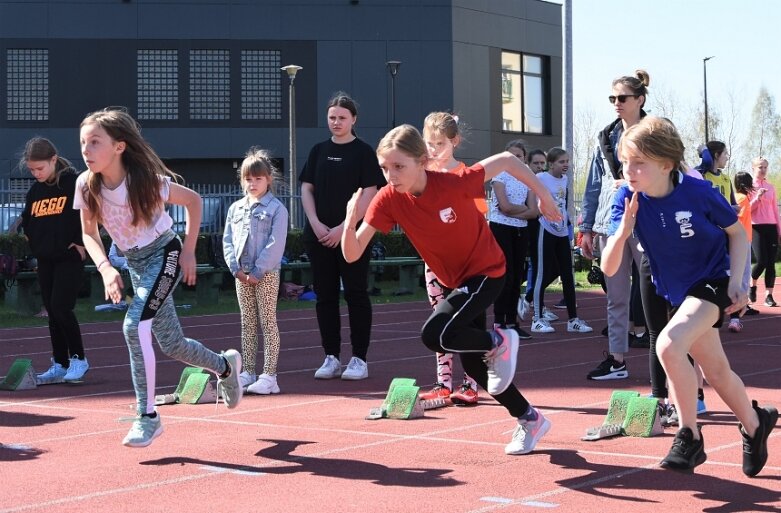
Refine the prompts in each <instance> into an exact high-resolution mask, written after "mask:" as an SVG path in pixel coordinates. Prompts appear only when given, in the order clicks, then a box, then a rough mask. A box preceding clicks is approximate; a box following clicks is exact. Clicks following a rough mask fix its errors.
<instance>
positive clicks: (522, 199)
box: [488, 171, 529, 228]
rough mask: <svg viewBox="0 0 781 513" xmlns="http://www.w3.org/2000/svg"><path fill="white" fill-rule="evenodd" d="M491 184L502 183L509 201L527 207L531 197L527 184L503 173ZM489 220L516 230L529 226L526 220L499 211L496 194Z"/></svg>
mask: <svg viewBox="0 0 781 513" xmlns="http://www.w3.org/2000/svg"><path fill="white" fill-rule="evenodd" d="M491 182H500V183H503V184H504V192H505V195H506V196H507V200H508V201H509V202H510V203H513V204H515V205H525V204H526V197H527V196H528V195H529V188H528V187H526V184H524V183H523V182H521V181H520V180H518V179H517V178H514V177H513V176H512V175H511V174H509V173H507V172H505V171H502V172H501V173H499V174H498V175H496V176H495V177H494V178H493V180H491ZM488 220H489V221H491V222H492V223H499V224H505V225H507V226H515V227H516V228H523V227H525V226H526V225H528V222H527V221H526V219H518V218H517V217H509V216H506V215H504V214H503V213H502V211H501V210H499V201H498V200H497V199H496V192H494V194H492V195H491V210H490V212H489V213H488Z"/></svg>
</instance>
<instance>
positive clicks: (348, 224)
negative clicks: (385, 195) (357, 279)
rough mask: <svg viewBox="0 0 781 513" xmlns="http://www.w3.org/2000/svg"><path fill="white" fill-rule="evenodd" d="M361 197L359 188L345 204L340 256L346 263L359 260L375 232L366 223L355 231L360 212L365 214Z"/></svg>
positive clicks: (361, 190) (361, 192)
mask: <svg viewBox="0 0 781 513" xmlns="http://www.w3.org/2000/svg"><path fill="white" fill-rule="evenodd" d="M375 194H376V191H375ZM362 195H363V189H361V188H359V189H358V190H357V191H355V193H354V194H353V197H352V198H350V201H349V202H347V214H346V215H345V218H344V230H342V255H343V256H344V259H345V260H346V261H347V262H355V261H356V260H358V259H359V258H361V255H362V254H363V252H364V251H366V246H368V245H369V241H371V240H372V237H373V236H374V234H375V233H376V232H377V230H376V229H375V228H374V227H373V226H371V225H370V224H369V223H366V222H364V223H363V224H361V227H360V228H358V229H357V231H356V225H357V224H358V220H359V219H360V218H361V215H362V212H361V210H362V211H363V212H365V211H366V208H367V207H366V205H365V202H364V200H363V199H362V198H361V196H362ZM373 196H374V195H373V194H372V197H373Z"/></svg>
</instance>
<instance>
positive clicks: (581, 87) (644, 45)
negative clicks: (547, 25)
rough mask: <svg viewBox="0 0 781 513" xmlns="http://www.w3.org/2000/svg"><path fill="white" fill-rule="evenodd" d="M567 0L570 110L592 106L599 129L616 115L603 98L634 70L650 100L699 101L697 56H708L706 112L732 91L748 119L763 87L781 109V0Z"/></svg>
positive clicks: (700, 79)
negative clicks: (645, 76) (643, 74)
mask: <svg viewBox="0 0 781 513" xmlns="http://www.w3.org/2000/svg"><path fill="white" fill-rule="evenodd" d="M571 1H572V23H573V33H572V38H573V53H572V58H573V75H574V79H573V101H574V109H575V113H576V114H577V112H578V109H580V108H592V109H593V111H594V113H595V114H596V117H597V118H598V119H600V120H604V121H600V122H599V123H598V124H599V127H602V126H604V125H606V124H607V123H608V122H609V121H610V120H611V119H613V117H614V115H615V114H614V111H613V109H612V108H611V106H610V104H609V103H608V100H607V96H608V95H609V94H610V86H611V82H612V81H613V79H615V78H617V77H619V76H622V75H631V74H633V73H634V70H635V69H637V68H642V69H645V70H646V71H648V73H649V74H650V77H651V83H650V86H649V102H650V97H652V96H653V94H654V91H657V92H658V93H660V94H670V92H672V94H673V95H674V96H675V97H676V98H678V100H679V101H680V102H696V104H697V106H700V105H702V102H703V100H702V91H703V63H702V60H703V58H704V57H710V56H714V58H713V59H711V60H709V61H708V63H707V77H708V106H709V111H710V112H713V110H712V109H719V108H720V107H721V109H722V110H724V111H726V110H727V108H728V107H727V105H728V102H729V94H730V92H732V94H734V95H735V97H736V98H737V99H738V100H739V102H740V108H741V112H742V114H741V116H742V117H744V118H745V119H744V120H743V121H744V123H747V122H748V119H749V118H750V114H751V109H752V107H753V105H754V102H755V101H756V98H757V94H758V92H759V88H760V87H761V86H764V87H766V88H767V89H768V91H769V92H770V94H771V95H772V96H773V97H774V98H775V105H776V112H777V113H778V112H779V110H780V109H781V66H779V61H778V52H779V50H781V37H779V34H778V31H779V30H781V26H779V23H781V2H779V1H776V0H740V1H734V0H707V1H706V0H677V1H674V0H645V1H627V0H571ZM556 3H560V2H559V1H557V2H556ZM711 135H713V134H711ZM711 138H713V137H711Z"/></svg>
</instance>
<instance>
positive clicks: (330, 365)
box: [315, 354, 342, 379]
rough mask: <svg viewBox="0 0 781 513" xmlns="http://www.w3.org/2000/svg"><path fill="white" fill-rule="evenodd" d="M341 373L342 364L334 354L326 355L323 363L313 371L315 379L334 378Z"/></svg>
mask: <svg viewBox="0 0 781 513" xmlns="http://www.w3.org/2000/svg"><path fill="white" fill-rule="evenodd" d="M341 373H342V364H341V363H340V362H339V360H338V359H337V358H336V356H334V355H332V354H329V355H326V357H325V361H324V362H323V365H321V366H320V368H319V369H317V371H315V379H334V378H338V377H339V376H340V375H341Z"/></svg>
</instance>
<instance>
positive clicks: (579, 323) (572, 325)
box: [567, 317, 594, 333]
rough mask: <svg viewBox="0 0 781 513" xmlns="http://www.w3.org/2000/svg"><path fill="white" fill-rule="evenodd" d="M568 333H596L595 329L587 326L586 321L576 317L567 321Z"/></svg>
mask: <svg viewBox="0 0 781 513" xmlns="http://www.w3.org/2000/svg"><path fill="white" fill-rule="evenodd" d="M567 331H572V332H575V333H591V332H592V331H594V328H592V327H591V326H589V325H588V324H586V321H583V320H581V319H579V318H577V317H574V318H572V319H570V320H568V321H567Z"/></svg>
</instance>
